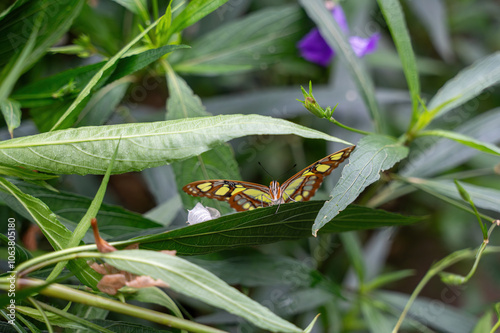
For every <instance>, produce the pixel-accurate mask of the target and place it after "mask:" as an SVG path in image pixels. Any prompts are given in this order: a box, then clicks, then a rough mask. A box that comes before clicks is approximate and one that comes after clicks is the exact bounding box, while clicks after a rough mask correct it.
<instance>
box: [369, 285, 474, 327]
mask: <svg viewBox="0 0 500 333" xmlns="http://www.w3.org/2000/svg"><path fill="white" fill-rule="evenodd" d="M374 296H375V297H376V298H377V299H378V300H380V301H382V302H384V303H387V304H388V305H389V306H391V307H394V308H396V311H400V310H402V309H403V308H404V306H405V305H406V303H407V301H408V298H409V295H406V294H402V293H397V292H391V291H380V292H376V293H374ZM441 297H442V298H441V299H442V301H436V299H428V298H425V297H419V298H417V299H416V300H415V302H414V303H413V305H412V307H411V308H410V310H409V315H410V316H411V317H412V318H413V319H414V320H417V321H419V322H422V323H423V324H425V325H428V326H430V327H432V328H434V329H435V330H437V331H438V332H454V333H469V332H471V330H472V328H473V327H474V325H475V323H476V321H477V319H476V317H475V316H473V315H471V314H469V313H467V312H465V311H462V310H460V309H457V308H456V307H453V306H451V305H449V303H451V302H453V301H454V300H456V299H457V297H458V295H457V294H456V292H454V291H453V290H451V289H449V288H445V289H443V293H442V296H441ZM433 309H434V310H433ZM435 309H439V310H438V311H439V320H436V310H435Z"/></svg>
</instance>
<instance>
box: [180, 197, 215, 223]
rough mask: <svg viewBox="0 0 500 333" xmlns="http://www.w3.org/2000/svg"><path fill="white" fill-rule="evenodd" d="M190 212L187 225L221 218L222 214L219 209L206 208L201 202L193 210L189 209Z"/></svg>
mask: <svg viewBox="0 0 500 333" xmlns="http://www.w3.org/2000/svg"><path fill="white" fill-rule="evenodd" d="M188 212H189V213H188V220H187V223H189V224H196V223H200V222H205V221H209V220H213V219H216V218H218V217H220V213H219V211H218V210H217V209H215V208H212V207H204V206H203V205H202V204H201V203H199V202H198V203H197V204H196V206H194V208H193V209H191V210H189V209H188Z"/></svg>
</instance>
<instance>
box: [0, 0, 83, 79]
mask: <svg viewBox="0 0 500 333" xmlns="http://www.w3.org/2000/svg"><path fill="white" fill-rule="evenodd" d="M84 3H85V1H83V0H45V1H27V2H25V3H23V4H22V5H21V6H18V7H17V8H15V9H14V10H11V11H10V12H9V13H8V14H7V15H6V16H5V17H3V19H2V21H1V22H2V24H0V36H3V37H4V38H2V40H0V50H2V56H1V57H0V67H4V66H5V65H6V64H7V62H8V61H9V60H10V59H11V58H12V57H14V56H15V55H16V54H17V53H18V52H19V50H20V49H21V48H22V47H23V46H24V45H25V44H26V42H27V41H28V37H29V34H30V33H31V31H32V29H33V28H34V27H35V21H36V20H37V19H41V22H42V25H41V26H40V33H39V34H38V36H37V38H36V43H35V46H34V48H33V50H32V52H31V53H30V56H29V58H28V59H26V61H25V62H24V63H23V72H25V71H26V70H27V69H29V68H30V67H31V66H32V65H33V64H34V63H35V62H37V61H38V59H40V58H41V57H42V56H43V55H44V54H45V52H46V51H47V49H48V48H49V47H50V46H52V45H53V44H55V43H56V42H57V41H58V40H59V39H60V38H61V36H62V35H63V34H64V33H65V32H66V31H67V30H68V29H69V27H70V26H71V23H72V22H73V20H74V19H75V17H76V16H77V15H78V14H79V13H80V10H81V8H82V6H83V4H84ZM49 8H50V10H48V9H49Z"/></svg>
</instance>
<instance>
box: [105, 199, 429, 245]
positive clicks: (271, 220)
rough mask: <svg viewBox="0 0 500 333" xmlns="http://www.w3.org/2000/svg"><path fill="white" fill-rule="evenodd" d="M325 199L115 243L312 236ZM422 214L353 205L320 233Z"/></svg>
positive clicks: (264, 240) (392, 222)
mask: <svg viewBox="0 0 500 333" xmlns="http://www.w3.org/2000/svg"><path fill="white" fill-rule="evenodd" d="M322 205H323V202H322V201H308V202H295V203H290V204H284V205H281V206H280V208H279V210H278V212H277V213H276V214H275V212H276V207H272V206H271V207H266V208H259V209H255V210H252V211H247V212H241V213H236V214H231V215H226V216H222V217H220V218H218V219H215V220H211V221H206V222H203V223H198V224H195V225H190V226H188V227H184V228H180V229H176V230H171V231H169V232H166V233H161V234H157V235H151V236H143V237H136V238H132V239H130V240H127V241H123V242H116V243H113V245H115V246H121V245H128V244H133V243H140V244H141V248H144V249H152V250H176V251H177V254H178V255H199V254H206V253H211V252H216V251H222V250H229V249H232V248H235V247H241V246H254V245H260V244H268V243H273V242H278V241H282V240H290V239H297V238H304V237H310V236H311V226H312V224H313V222H314V218H315V217H316V215H317V213H318V211H319V210H320V208H321V206H322ZM419 219H420V218H417V217H407V216H402V215H399V214H395V213H389V212H386V211H383V210H377V209H371V208H366V207H361V206H355V205H351V206H349V207H347V208H346V209H345V210H344V211H342V212H341V213H340V214H339V215H337V216H336V217H335V218H334V219H333V220H332V221H331V222H330V223H327V224H326V225H325V226H324V228H323V229H321V230H320V233H334V232H335V233H336V232H345V231H354V230H365V229H374V228H381V227H385V226H394V225H405V224H410V223H414V222H416V221H418V220H419Z"/></svg>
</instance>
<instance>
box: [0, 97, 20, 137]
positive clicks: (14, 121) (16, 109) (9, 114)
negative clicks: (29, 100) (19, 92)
mask: <svg viewBox="0 0 500 333" xmlns="http://www.w3.org/2000/svg"><path fill="white" fill-rule="evenodd" d="M0 110H1V111H2V114H3V118H4V119H5V122H6V123H7V128H8V129H9V133H10V137H11V138H12V137H14V129H16V128H18V127H19V125H21V104H19V102H17V101H15V100H12V99H6V100H0Z"/></svg>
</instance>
